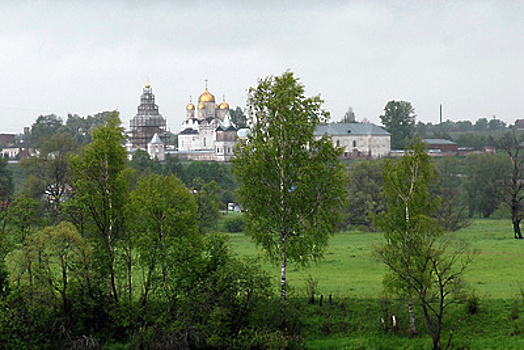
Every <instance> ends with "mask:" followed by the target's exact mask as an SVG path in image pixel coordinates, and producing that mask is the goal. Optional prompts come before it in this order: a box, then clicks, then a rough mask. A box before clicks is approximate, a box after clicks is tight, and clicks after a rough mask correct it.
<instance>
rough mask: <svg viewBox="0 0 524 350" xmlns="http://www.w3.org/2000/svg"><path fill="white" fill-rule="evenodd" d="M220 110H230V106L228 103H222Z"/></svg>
mask: <svg viewBox="0 0 524 350" xmlns="http://www.w3.org/2000/svg"><path fill="white" fill-rule="evenodd" d="M220 109H229V105H228V104H227V102H226V101H222V103H221V104H220Z"/></svg>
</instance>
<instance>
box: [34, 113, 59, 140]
mask: <svg viewBox="0 0 524 350" xmlns="http://www.w3.org/2000/svg"><path fill="white" fill-rule="evenodd" d="M62 126H63V121H62V118H60V117H58V116H56V115H54V114H49V115H41V116H39V117H38V118H37V119H36V121H35V122H34V123H33V125H31V137H30V139H31V142H32V143H33V145H34V146H36V147H40V145H41V143H42V142H43V141H45V140H47V139H48V138H50V137H51V136H53V135H54V134H56V133H57V132H58V130H60V128H61V127H62Z"/></svg>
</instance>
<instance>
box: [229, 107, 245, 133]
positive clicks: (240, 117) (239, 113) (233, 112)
mask: <svg viewBox="0 0 524 350" xmlns="http://www.w3.org/2000/svg"><path fill="white" fill-rule="evenodd" d="M229 115H230V116H231V121H232V122H233V124H234V125H235V126H236V127H237V128H239V129H240V128H246V127H247V117H246V115H245V114H244V111H243V110H242V108H240V107H239V106H237V108H235V109H230V110H229Z"/></svg>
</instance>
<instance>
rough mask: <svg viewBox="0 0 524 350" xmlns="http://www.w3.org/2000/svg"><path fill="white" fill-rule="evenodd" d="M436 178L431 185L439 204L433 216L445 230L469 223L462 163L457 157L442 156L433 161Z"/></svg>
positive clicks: (462, 226)
mask: <svg viewBox="0 0 524 350" xmlns="http://www.w3.org/2000/svg"><path fill="white" fill-rule="evenodd" d="M435 170H436V178H435V180H434V182H433V183H432V185H431V193H432V195H433V196H439V197H440V199H441V202H440V206H439V207H438V208H437V209H436V211H435V218H436V219H437V220H438V222H439V225H440V226H442V228H443V229H444V230H445V231H449V232H451V231H457V230H460V229H461V228H464V227H467V226H468V225H469V224H470V220H469V215H468V209H469V208H468V203H467V201H466V198H467V196H466V193H465V191H464V188H463V186H462V184H463V181H462V180H463V174H464V169H463V164H462V163H461V161H460V159H459V158H456V157H443V158H441V159H438V160H436V162H435Z"/></svg>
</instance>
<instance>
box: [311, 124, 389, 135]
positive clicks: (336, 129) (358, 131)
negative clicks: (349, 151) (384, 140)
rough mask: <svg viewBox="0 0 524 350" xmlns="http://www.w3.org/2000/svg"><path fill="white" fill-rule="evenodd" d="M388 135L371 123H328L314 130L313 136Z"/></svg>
mask: <svg viewBox="0 0 524 350" xmlns="http://www.w3.org/2000/svg"><path fill="white" fill-rule="evenodd" d="M325 134H328V135H331V136H341V135H383V136H387V135H390V133H389V132H387V131H386V130H384V129H382V128H380V127H378V126H376V125H375V124H371V123H330V124H327V125H319V126H317V129H316V130H315V136H322V135H325Z"/></svg>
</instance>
